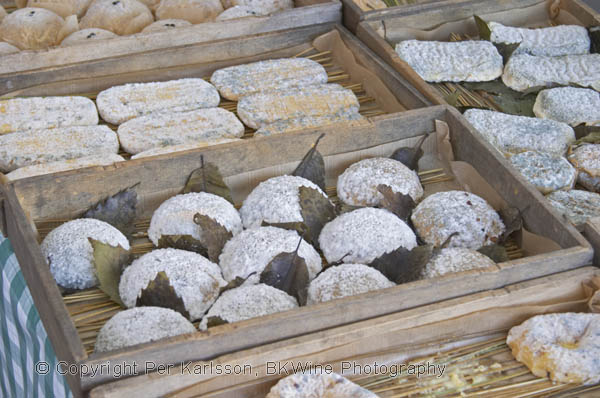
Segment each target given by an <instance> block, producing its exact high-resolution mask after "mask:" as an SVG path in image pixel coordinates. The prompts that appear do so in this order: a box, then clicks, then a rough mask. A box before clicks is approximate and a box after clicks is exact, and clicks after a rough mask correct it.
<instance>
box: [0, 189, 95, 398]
mask: <svg viewBox="0 0 600 398" xmlns="http://www.w3.org/2000/svg"><path fill="white" fill-rule="evenodd" d="M3 184H6V181H3ZM0 189H1V190H2V191H3V196H4V200H3V211H4V221H5V224H6V233H7V236H8V238H9V239H10V243H11V245H12V247H13V249H14V251H15V255H16V257H17V259H18V260H19V264H20V266H21V272H22V273H23V277H24V278H25V281H26V282H27V286H28V288H29V291H30V292H31V296H32V298H33V301H34V303H35V306H36V308H37V310H38V313H39V315H40V319H41V320H42V323H43V325H44V329H46V333H47V334H48V337H49V338H50V341H51V343H52V347H53V348H54V352H55V353H56V356H57V358H58V359H59V360H61V361H66V362H68V363H76V362H78V361H81V360H83V359H85V358H86V357H87V355H86V354H85V351H84V349H83V345H82V344H81V340H80V339H79V336H78V335H77V330H76V329H75V326H74V325H73V322H72V321H71V318H70V316H69V313H68V311H67V308H66V306H65V304H64V302H63V299H62V297H61V294H60V292H59V290H58V287H57V285H56V282H55V281H54V278H53V276H52V274H51V273H50V269H49V268H48V265H47V263H46V260H45V258H44V256H43V254H42V252H41V250H40V247H39V246H38V245H37V244H36V242H37V239H36V235H35V234H34V232H33V230H32V228H31V226H30V224H29V221H28V220H27V218H26V216H25V214H24V213H23V211H22V209H21V206H20V204H19V202H18V200H17V198H16V196H15V194H14V191H13V189H12V186H11V185H8V184H6V185H1V188H0ZM66 377H67V382H68V383H69V387H70V388H71V390H72V391H73V393H74V394H75V396H79V395H80V394H81V386H80V383H79V377H78V375H75V374H69V375H67V376H66Z"/></svg>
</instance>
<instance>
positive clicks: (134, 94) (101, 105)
mask: <svg viewBox="0 0 600 398" xmlns="http://www.w3.org/2000/svg"><path fill="white" fill-rule="evenodd" d="M219 101H220V98H219V93H218V92H217V89H216V88H215V87H214V86H213V85H212V84H210V83H208V82H207V81H205V80H203V79H195V78H190V79H179V80H169V81H166V82H153V83H130V84H124V85H122V86H115V87H111V88H109V89H107V90H104V91H101V92H100V93H99V94H98V97H97V98H96V104H98V111H99V112H100V116H102V119H104V120H106V121H107V122H109V123H112V124H121V123H123V122H126V121H128V120H130V119H133V118H136V117H139V116H145V115H149V114H152V113H157V112H166V113H169V114H170V113H174V112H186V111H191V110H195V109H201V108H213V107H215V106H218V105H219Z"/></svg>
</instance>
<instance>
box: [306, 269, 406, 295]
mask: <svg viewBox="0 0 600 398" xmlns="http://www.w3.org/2000/svg"><path fill="white" fill-rule="evenodd" d="M395 285H396V284H395V283H393V282H391V281H390V280H388V279H387V278H386V277H385V276H384V275H383V274H382V273H381V272H379V271H377V270H376V269H375V268H372V267H369V266H367V265H364V264H342V265H337V266H335V267H330V268H328V269H326V270H325V271H324V272H322V273H321V274H319V276H317V277H316V278H315V279H314V280H313V281H312V282H311V283H310V286H309V287H308V299H307V304H317V303H323V302H325V301H329V300H334V299H338V298H342V297H347V296H354V295H357V294H361V293H366V292H370V291H373V290H379V289H385V288H388V287H392V286H395Z"/></svg>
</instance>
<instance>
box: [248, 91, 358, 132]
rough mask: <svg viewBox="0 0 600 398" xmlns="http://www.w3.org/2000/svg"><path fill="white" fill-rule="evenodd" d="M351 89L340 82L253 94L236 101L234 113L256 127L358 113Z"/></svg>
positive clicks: (356, 101)
mask: <svg viewBox="0 0 600 398" xmlns="http://www.w3.org/2000/svg"><path fill="white" fill-rule="evenodd" d="M359 108H360V105H359V103H358V99H357V98H356V96H355V95H354V93H353V92H352V90H348V89H345V88H343V87H342V86H340V85H339V84H323V85H319V86H307V87H303V88H294V89H287V90H274V91H267V92H261V93H257V94H252V95H249V96H247V97H244V98H242V99H241V100H240V102H238V105H237V112H238V116H239V117H240V119H242V121H243V122H244V123H245V124H246V125H247V126H249V127H252V128H255V129H259V128H261V127H264V126H266V125H268V124H271V123H273V122H276V121H278V120H287V119H297V118H302V117H307V116H325V115H330V116H333V115H339V114H343V113H348V112H358V109H359Z"/></svg>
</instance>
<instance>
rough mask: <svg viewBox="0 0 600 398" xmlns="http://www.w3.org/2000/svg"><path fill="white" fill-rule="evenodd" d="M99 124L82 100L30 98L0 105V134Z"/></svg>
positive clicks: (88, 103)
mask: <svg viewBox="0 0 600 398" xmlns="http://www.w3.org/2000/svg"><path fill="white" fill-rule="evenodd" d="M94 124H98V111H97V110H96V105H95V104H94V102H93V101H92V100H90V99H89V98H85V97H31V98H13V99H8V100H1V101H0V134H7V133H14V132H16V131H29V130H43V129H53V128H59V127H68V126H90V125H94Z"/></svg>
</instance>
